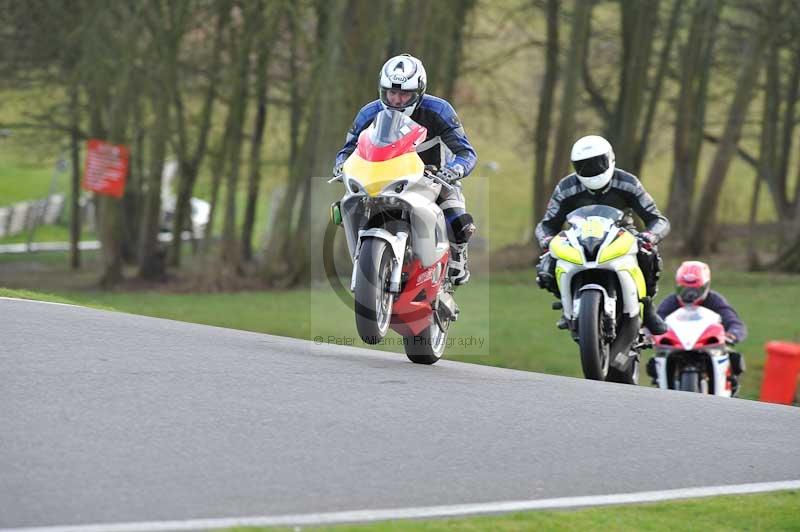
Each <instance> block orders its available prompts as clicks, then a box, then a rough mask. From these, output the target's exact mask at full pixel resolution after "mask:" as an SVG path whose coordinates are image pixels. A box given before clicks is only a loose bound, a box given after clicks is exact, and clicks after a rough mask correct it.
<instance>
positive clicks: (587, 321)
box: [578, 290, 609, 381]
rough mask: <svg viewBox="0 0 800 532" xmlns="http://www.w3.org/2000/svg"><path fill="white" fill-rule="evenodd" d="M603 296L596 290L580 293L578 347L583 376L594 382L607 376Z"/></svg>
mask: <svg viewBox="0 0 800 532" xmlns="http://www.w3.org/2000/svg"><path fill="white" fill-rule="evenodd" d="M602 301H603V295H602V294H601V293H600V292H598V291H597V290H586V291H584V292H583V293H581V308H580V312H579V313H578V336H579V340H578V345H579V347H580V351H581V366H582V367H583V376H584V377H586V378H587V379H591V380H595V381H604V380H606V377H607V376H608V362H609V346H608V344H607V343H605V341H604V340H603V333H602V330H601V329H602V323H603V321H602V308H603V307H602Z"/></svg>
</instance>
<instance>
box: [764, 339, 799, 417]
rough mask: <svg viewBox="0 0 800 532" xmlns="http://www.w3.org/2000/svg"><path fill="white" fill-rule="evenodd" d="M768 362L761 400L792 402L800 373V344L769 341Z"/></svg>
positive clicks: (788, 403) (765, 368) (765, 367)
mask: <svg viewBox="0 0 800 532" xmlns="http://www.w3.org/2000/svg"><path fill="white" fill-rule="evenodd" d="M766 347H767V362H766V364H765V365H764V380H763V382H762V383H761V398H760V399H761V400H762V401H767V402H769V403H781V404H784V405H790V404H792V401H794V392H795V388H796V387H797V376H798V374H800V344H790V343H788V342H767V346H766Z"/></svg>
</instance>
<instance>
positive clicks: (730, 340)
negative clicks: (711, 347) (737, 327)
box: [725, 332, 739, 345]
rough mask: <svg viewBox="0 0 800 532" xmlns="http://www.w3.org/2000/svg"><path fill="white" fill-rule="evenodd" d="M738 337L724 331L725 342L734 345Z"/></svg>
mask: <svg viewBox="0 0 800 532" xmlns="http://www.w3.org/2000/svg"><path fill="white" fill-rule="evenodd" d="M738 341H739V339H738V338H736V335H735V334H733V333H729V332H726V333H725V343H726V344H728V345H735V344H736V342H738Z"/></svg>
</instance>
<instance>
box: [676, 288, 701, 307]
mask: <svg viewBox="0 0 800 532" xmlns="http://www.w3.org/2000/svg"><path fill="white" fill-rule="evenodd" d="M701 294H702V290H701V289H700V288H694V287H691V286H679V287H678V297H679V298H681V301H683V302H684V303H685V304H687V305H691V304H692V303H694V302H695V301H697V300H698V299H699V298H700V295H701Z"/></svg>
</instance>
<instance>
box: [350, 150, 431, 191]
mask: <svg viewBox="0 0 800 532" xmlns="http://www.w3.org/2000/svg"><path fill="white" fill-rule="evenodd" d="M424 170H425V165H424V164H423V163H422V159H420V158H419V155H417V154H416V152H412V153H405V154H403V155H400V156H399V157H394V158H392V159H388V160H385V161H377V162H373V161H368V160H366V159H362V158H361V156H359V155H358V153H353V154H352V155H351V156H350V157H348V158H347V161H345V163H344V175H345V180H346V181H347V185H348V186H349V185H350V181H355V184H356V185H357V186H358V187H359V188H361V189H363V190H364V192H366V193H367V195H369V196H377V195H378V194H380V193H381V191H383V189H384V188H387V186H388V185H391V184H392V183H394V182H396V181H401V180H403V179H408V178H412V177H415V176H418V175H419V174H421V173H422V172H423V171H424Z"/></svg>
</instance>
